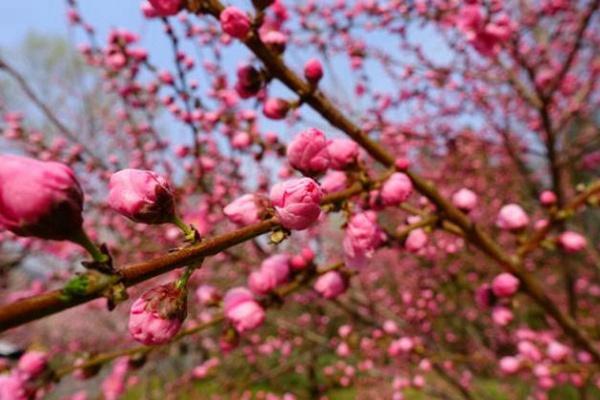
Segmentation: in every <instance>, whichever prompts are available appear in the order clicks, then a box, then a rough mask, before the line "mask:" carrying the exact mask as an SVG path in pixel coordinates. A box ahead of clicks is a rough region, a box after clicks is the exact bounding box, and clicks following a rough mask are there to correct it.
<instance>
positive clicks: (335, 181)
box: [321, 171, 348, 194]
mask: <svg viewBox="0 0 600 400" xmlns="http://www.w3.org/2000/svg"><path fill="white" fill-rule="evenodd" d="M347 186H348V178H347V177H346V173H345V172H342V171H329V172H327V174H326V175H325V176H324V177H323V179H322V180H321V189H323V193H325V194H329V193H334V192H338V191H340V190H344V189H345V188H346V187H347Z"/></svg>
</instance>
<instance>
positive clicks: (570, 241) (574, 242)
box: [558, 231, 587, 253]
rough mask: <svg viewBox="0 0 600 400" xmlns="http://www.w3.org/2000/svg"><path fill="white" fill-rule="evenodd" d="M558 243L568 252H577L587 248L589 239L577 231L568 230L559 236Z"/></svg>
mask: <svg viewBox="0 0 600 400" xmlns="http://www.w3.org/2000/svg"><path fill="white" fill-rule="evenodd" d="M558 244H559V245H560V247H561V248H562V249H563V250H564V251H566V252H567V253H576V252H578V251H581V250H583V249H585V247H586V246H587V239H586V238H585V237H584V236H583V235H580V234H579V233H577V232H573V231H566V232H563V233H561V234H560V236H559V237H558Z"/></svg>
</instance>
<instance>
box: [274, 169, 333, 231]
mask: <svg viewBox="0 0 600 400" xmlns="http://www.w3.org/2000/svg"><path fill="white" fill-rule="evenodd" d="M322 197H323V193H322V191H321V188H320V187H319V184H318V183H317V182H315V181H314V180H312V179H310V178H299V179H290V180H288V181H285V182H281V183H278V184H276V185H275V186H273V188H272V189H271V193H270V199H271V203H272V204H273V206H274V207H275V211H276V213H277V216H278V217H279V221H280V222H281V224H282V225H283V226H284V227H285V228H287V229H293V230H303V229H306V228H308V227H309V226H310V225H312V224H313V223H314V222H315V221H316V220H317V219H318V218H319V215H320V214H321V207H320V205H319V204H320V202H321V198H322Z"/></svg>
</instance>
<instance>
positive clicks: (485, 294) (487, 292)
mask: <svg viewBox="0 0 600 400" xmlns="http://www.w3.org/2000/svg"><path fill="white" fill-rule="evenodd" d="M493 302H494V296H493V292H492V288H490V285H488V284H487V283H484V284H483V285H481V286H479V287H478V288H477V289H476V290H475V303H476V304H477V306H478V307H479V308H483V309H486V308H489V307H491V306H492V304H493Z"/></svg>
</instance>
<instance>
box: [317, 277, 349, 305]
mask: <svg viewBox="0 0 600 400" xmlns="http://www.w3.org/2000/svg"><path fill="white" fill-rule="evenodd" d="M346 288H347V285H346V280H345V279H344V277H343V276H342V275H341V274H340V273H339V272H338V271H329V272H326V273H325V274H323V275H321V276H320V277H319V278H318V279H317V281H316V282H315V285H314V289H315V291H316V292H317V293H319V294H320V295H321V296H323V297H324V298H326V299H334V298H336V297H338V296H339V295H341V294H342V293H344V292H345V291H346Z"/></svg>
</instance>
